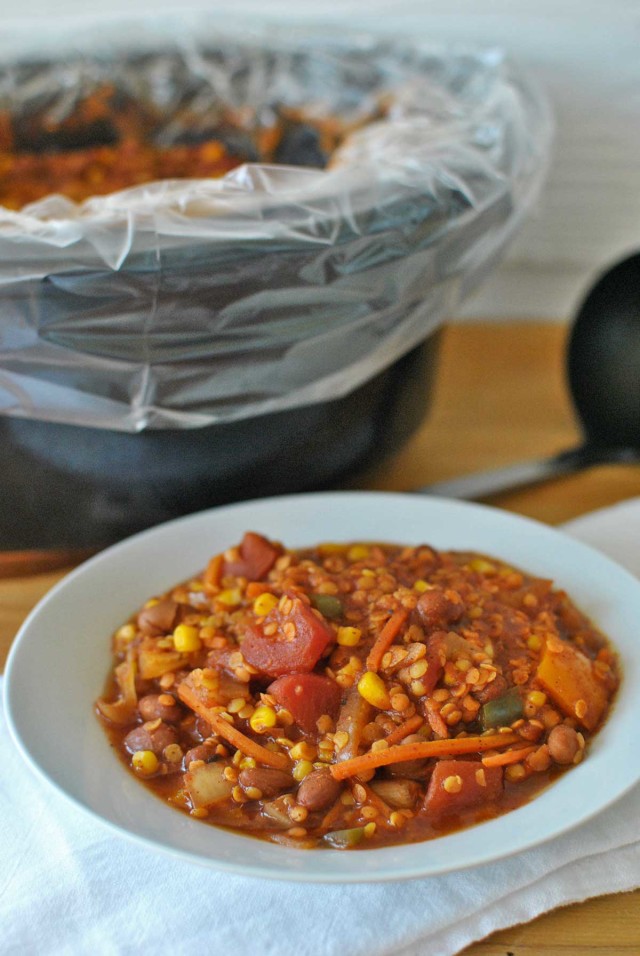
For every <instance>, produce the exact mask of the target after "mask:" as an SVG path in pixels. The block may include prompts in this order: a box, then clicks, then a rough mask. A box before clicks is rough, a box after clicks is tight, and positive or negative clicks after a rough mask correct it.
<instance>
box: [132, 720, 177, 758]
mask: <svg viewBox="0 0 640 956" xmlns="http://www.w3.org/2000/svg"><path fill="white" fill-rule="evenodd" d="M177 742H178V734H177V733H176V731H175V730H174V728H173V727H169V726H168V725H167V724H163V723H160V724H159V725H158V726H157V727H156V728H154V729H153V730H147V728H146V727H144V726H143V727H134V729H133V730H130V731H129V733H128V734H127V736H126V737H125V738H124V745H125V747H126V748H127V750H128V751H129V753H131V754H133V753H135V752H136V751H137V750H153V752H154V754H156V756H158V757H159V756H160V754H161V753H162V751H163V750H164V748H165V747H168V746H169V744H175V743H177Z"/></svg>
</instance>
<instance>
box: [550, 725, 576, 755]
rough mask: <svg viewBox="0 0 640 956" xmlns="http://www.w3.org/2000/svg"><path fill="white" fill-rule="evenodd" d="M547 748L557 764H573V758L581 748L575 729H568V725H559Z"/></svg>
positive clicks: (552, 734) (552, 732) (552, 733)
mask: <svg viewBox="0 0 640 956" xmlns="http://www.w3.org/2000/svg"><path fill="white" fill-rule="evenodd" d="M547 746H548V747H549V753H550V754H551V757H552V758H553V760H555V762H556V763H559V764H566V763H573V758H574V757H575V755H576V754H577V753H578V750H579V748H580V742H579V740H578V735H577V733H576V732H575V730H574V729H573V727H567V725H566V724H558V726H557V727H554V728H553V730H552V731H551V733H550V734H549V736H548V738H547Z"/></svg>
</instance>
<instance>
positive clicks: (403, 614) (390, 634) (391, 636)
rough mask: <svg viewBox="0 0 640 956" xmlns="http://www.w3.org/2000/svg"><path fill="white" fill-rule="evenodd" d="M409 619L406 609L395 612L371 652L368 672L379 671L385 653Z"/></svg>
mask: <svg viewBox="0 0 640 956" xmlns="http://www.w3.org/2000/svg"><path fill="white" fill-rule="evenodd" d="M408 617H409V612H408V611H407V609H406V608H400V610H399V611H395V613H394V614H392V615H391V617H390V618H389V620H388V621H387V623H386V624H385V626H384V627H383V628H382V630H381V631H380V633H379V634H378V636H377V638H376V640H375V643H374V645H373V647H372V648H371V650H370V651H369V655H368V657H367V670H369V671H374V672H376V671H377V670H379V668H380V665H381V663H382V658H383V656H384V654H385V651H388V650H389V648H390V647H391V645H392V644H393V642H394V641H395V639H396V637H397V636H398V634H399V633H400V630H401V628H402V626H403V625H404V623H405V621H406V620H407V618H408Z"/></svg>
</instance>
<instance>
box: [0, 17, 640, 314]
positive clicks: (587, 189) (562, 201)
mask: <svg viewBox="0 0 640 956" xmlns="http://www.w3.org/2000/svg"><path fill="white" fill-rule="evenodd" d="M185 9H199V10H203V9H206V10H208V11H211V13H212V14H214V15H215V16H219V17H220V21H221V24H223V23H224V18H225V14H228V13H229V12H230V11H232V12H233V13H234V14H235V15H236V16H237V15H238V14H246V15H247V16H248V17H251V18H258V19H261V20H264V19H269V20H270V19H273V18H279V19H283V20H284V21H285V22H291V23H301V22H302V23H304V22H306V21H308V20H313V21H314V22H330V23H337V24H340V23H348V24H349V25H355V26H358V27H362V28H364V29H367V30H376V31H384V32H398V31H402V32H404V31H407V32H411V33H414V34H419V35H420V36H421V37H423V38H424V39H429V38H432V39H434V40H452V39H458V40H462V41H465V42H473V41H475V42H478V43H482V44H486V45H499V46H502V47H504V48H505V49H506V50H507V51H508V52H509V53H511V54H512V55H513V56H514V57H515V58H517V59H518V60H519V61H521V62H523V63H525V64H527V65H528V66H529V67H530V68H531V70H532V72H534V74H535V75H536V76H537V77H538V78H539V80H540V81H541V82H542V84H543V85H544V86H545V88H546V90H547V93H548V95H549V97H550V99H551V102H552V105H553V109H554V112H555V116H556V122H557V137H556V144H555V152H554V158H553V163H552V169H551V173H550V176H549V180H548V182H547V184H546V187H545V191H544V195H543V197H542V199H541V201H540V203H539V206H538V208H537V209H536V211H535V214H534V215H533V216H532V218H531V219H530V220H529V221H528V223H527V224H526V226H525V227H524V229H523V230H522V232H521V233H520V235H519V236H518V238H517V240H516V241H515V243H514V244H513V246H512V247H511V250H510V252H509V254H508V256H507V258H506V260H505V262H504V263H503V265H502V266H501V267H500V268H499V269H498V270H497V272H496V273H495V274H494V275H493V276H492V277H491V278H490V279H489V280H488V281H487V282H486V284H485V285H484V286H483V288H482V289H481V290H480V292H479V293H477V294H476V295H475V297H474V299H473V300H470V301H469V302H468V303H466V305H465V306H464V307H463V315H464V316H466V317H471V316H478V315H491V316H505V317H517V316H524V317H533V318H537V317H549V318H554V319H559V320H562V319H566V318H567V317H569V316H570V315H571V313H572V312H573V310H574V309H575V307H576V304H577V302H578V300H579V298H580V297H581V295H582V294H583V292H584V290H585V288H586V286H587V284H588V283H589V282H590V281H591V279H592V278H593V277H594V276H595V274H597V272H598V271H600V270H601V268H602V267H604V266H605V265H607V264H609V263H610V262H612V261H614V260H615V259H616V258H620V257H622V256H624V255H625V254H627V253H629V252H631V251H633V250H635V248H636V247H640V0H608V2H603V0H210V2H209V3H203V2H200V3H194V4H189V3H188V0H187V3H185V4H180V5H178V3H177V2H176V0H173V2H172V0H109V15H110V16H118V15H130V14H132V13H134V14H137V13H140V14H145V15H147V14H148V15H150V16H153V14H154V13H156V14H157V13H161V12H173V13H175V12H178V11H180V10H185ZM98 11H104V3H101V4H100V5H99V6H98V5H97V4H96V3H95V0H56V2H55V5H53V4H52V2H51V0H21V2H20V4H19V5H18V4H16V3H15V0H0V24H2V23H3V22H4V24H5V25H7V26H8V25H9V22H8V21H9V20H11V19H12V18H15V17H16V16H20V18H21V19H24V20H28V21H30V23H31V24H32V26H33V29H34V30H45V29H46V21H45V19H44V18H45V17H46V16H55V18H56V20H59V19H60V18H61V17H64V16H74V17H76V16H77V17H81V18H82V17H89V16H93V15H94V13H97V12H98ZM1 30H2V27H1V26H0V31H1Z"/></svg>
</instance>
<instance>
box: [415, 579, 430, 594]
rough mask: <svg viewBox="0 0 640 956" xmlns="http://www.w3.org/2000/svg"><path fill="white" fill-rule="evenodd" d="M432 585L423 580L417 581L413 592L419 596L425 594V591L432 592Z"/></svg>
mask: <svg viewBox="0 0 640 956" xmlns="http://www.w3.org/2000/svg"><path fill="white" fill-rule="evenodd" d="M431 587H432V586H431V585H430V584H429V582H428V581H423V580H422V579H420V580H418V581H416V582H415V583H414V585H413V590H414V591H417V592H418V594H424V592H425V591H430V590H431Z"/></svg>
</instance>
